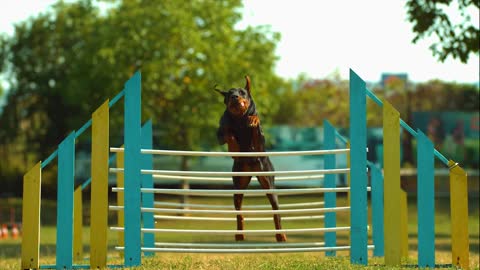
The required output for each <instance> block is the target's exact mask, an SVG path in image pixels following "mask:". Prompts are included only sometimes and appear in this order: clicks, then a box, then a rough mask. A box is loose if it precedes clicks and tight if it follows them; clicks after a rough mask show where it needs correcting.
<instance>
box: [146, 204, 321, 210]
mask: <svg viewBox="0 0 480 270" xmlns="http://www.w3.org/2000/svg"><path fill="white" fill-rule="evenodd" d="M153 204H154V205H155V206H171V207H181V208H184V207H193V208H208V209H231V210H233V209H235V208H234V207H233V206H232V205H231V204H229V205H216V204H197V203H174V202H154V203H153ZM320 205H325V203H324V202H307V203H286V204H282V205H280V208H295V207H305V206H320ZM271 207H272V206H271V205H270V204H263V205H243V206H242V208H243V209H265V208H271Z"/></svg>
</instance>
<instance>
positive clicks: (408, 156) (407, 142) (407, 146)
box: [402, 91, 413, 166]
mask: <svg viewBox="0 0 480 270" xmlns="http://www.w3.org/2000/svg"><path fill="white" fill-rule="evenodd" d="M411 98H412V93H411V92H410V91H407V100H406V101H407V104H406V105H407V110H406V111H407V119H406V120H407V121H406V122H407V124H408V125H410V126H411V125H412V120H413V115H412V105H411ZM402 146H403V164H404V165H405V164H406V163H408V164H409V165H410V166H412V165H413V149H412V148H413V147H412V135H410V133H409V132H408V131H407V130H405V129H404V132H403V139H402Z"/></svg>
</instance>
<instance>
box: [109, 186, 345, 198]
mask: <svg viewBox="0 0 480 270" xmlns="http://www.w3.org/2000/svg"><path fill="white" fill-rule="evenodd" d="M124 189H125V188H119V187H113V188H112V191H113V192H123V191H124ZM140 191H141V192H143V193H161V194H179V195H200V196H216V195H220V196H222V195H233V194H256V195H266V194H277V195H293V194H312V193H326V192H349V191H350V188H349V187H338V188H295V189H293V188H292V189H246V190H245V189H216V190H215V189H173V188H141V189H140Z"/></svg>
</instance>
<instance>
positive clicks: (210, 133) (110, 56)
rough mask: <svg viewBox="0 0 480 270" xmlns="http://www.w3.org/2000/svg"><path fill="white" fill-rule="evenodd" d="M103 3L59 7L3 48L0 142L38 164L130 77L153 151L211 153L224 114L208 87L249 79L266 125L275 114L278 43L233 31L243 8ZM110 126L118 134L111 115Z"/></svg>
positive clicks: (21, 28)
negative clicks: (25, 151)
mask: <svg viewBox="0 0 480 270" xmlns="http://www.w3.org/2000/svg"><path fill="white" fill-rule="evenodd" d="M107 2H109V8H108V9H106V10H103V12H104V13H101V12H100V10H99V9H98V7H97V6H96V4H95V3H94V2H93V1H90V0H81V1H78V2H73V3H71V2H63V1H60V2H58V3H57V4H56V5H55V6H54V8H53V9H52V11H50V12H47V13H45V14H41V15H39V16H37V17H35V18H32V19H30V20H28V21H26V22H23V23H20V24H19V25H17V26H16V30H15V34H14V36H13V37H11V38H7V39H4V41H3V42H2V44H6V46H0V47H1V48H6V50H3V52H2V53H0V55H4V54H5V55H7V59H6V61H7V62H8V63H9V64H7V65H6V67H5V69H4V71H5V72H6V73H8V74H9V76H10V78H12V79H11V85H12V88H11V89H10V91H9V94H8V97H7V100H8V103H7V105H6V107H5V109H4V113H2V115H1V116H0V126H1V128H0V130H2V131H1V132H0V138H2V140H0V141H2V142H3V141H4V140H3V138H5V139H6V140H5V141H9V142H11V143H13V141H15V142H17V143H21V144H25V145H27V144H28V145H32V146H33V147H32V148H30V149H31V151H32V152H33V153H34V154H35V155H36V157H37V158H45V157H46V155H48V154H49V153H50V152H51V151H52V150H53V148H54V147H56V145H57V144H58V143H59V142H60V141H61V139H63V137H64V136H65V135H66V134H68V133H69V132H70V131H71V130H73V129H78V128H79V127H80V126H81V125H82V124H83V123H84V122H85V121H86V120H88V119H89V118H90V117H91V116H90V114H91V113H92V112H93V111H94V110H95V109H96V108H97V107H98V106H99V105H100V104H101V103H103V102H104V101H105V99H107V98H109V97H113V96H114V95H115V94H116V93H118V92H119V91H120V90H121V89H122V88H123V84H124V82H125V81H126V80H127V79H128V78H129V77H130V76H131V75H132V74H133V73H134V72H135V71H136V70H141V71H142V89H143V92H142V101H143V103H142V109H143V115H144V118H145V119H144V120H146V119H150V118H151V119H153V122H154V126H155V129H156V130H160V131H161V133H160V134H161V135H160V137H156V138H155V142H154V143H155V144H157V145H158V144H161V145H164V146H165V147H167V148H175V149H188V150H195V149H199V148H202V147H208V148H210V147H212V146H215V145H217V143H216V139H215V129H216V126H217V125H218V120H219V118H220V116H221V113H222V110H223V109H224V105H223V99H222V98H221V97H220V96H219V95H218V93H216V92H215V91H213V87H214V85H215V84H218V85H219V87H223V88H229V87H233V86H236V87H238V86H243V85H244V81H243V77H244V75H246V74H248V75H250V77H251V78H252V88H253V89H252V91H253V93H254V96H255V99H256V102H257V103H258V104H259V107H260V108H261V111H260V113H261V114H262V119H263V121H267V122H268V121H269V118H268V117H267V116H269V115H271V112H273V111H275V110H277V109H278V105H277V104H278V102H276V100H275V97H276V95H275V94H272V95H270V94H271V93H274V92H275V91H276V90H277V89H278V88H279V87H281V86H282V85H283V82H282V80H281V79H280V78H278V77H277V76H275V75H274V73H273V65H274V63H275V60H276V57H275V55H274V51H275V46H276V42H277V41H278V39H279V35H278V34H276V33H273V32H271V31H270V30H269V29H267V28H262V27H256V28H252V27H248V28H246V29H242V30H239V29H236V28H235V25H236V23H237V22H238V21H239V20H240V19H241V14H240V13H239V7H240V6H241V1H240V0H223V1H215V0H206V1H200V0H195V1H167V0H163V1H147V0H144V1H107ZM101 14H103V15H101ZM0 66H1V65H0ZM111 117H112V124H111V130H115V133H118V131H121V129H119V124H120V123H121V122H122V121H123V120H122V118H121V117H120V114H119V113H118V110H117V111H115V109H114V110H113V111H112V116H111ZM18 123H24V124H22V125H19V124H18ZM21 126H23V127H24V128H25V129H22V128H21ZM112 133H113V132H112ZM20 137H21V138H23V139H21V140H20ZM7 139H8V140H7ZM19 140H20V141H19ZM182 164H184V166H187V160H186V159H185V160H184V162H183V163H182Z"/></svg>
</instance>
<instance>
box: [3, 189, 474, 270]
mask: <svg viewBox="0 0 480 270" xmlns="http://www.w3.org/2000/svg"><path fill="white" fill-rule="evenodd" d="M322 199H323V198H322V196H321V195H317V196H314V195H309V196H284V197H280V203H281V204H285V203H294V202H312V201H317V200H322ZM156 200H164V201H175V199H174V198H173V197H168V198H163V199H162V198H160V197H157V198H156ZM231 201H232V200H231V199H230V198H214V199H208V200H206V199H203V198H199V197H192V198H191V199H190V203H203V204H205V203H208V204H230V203H231ZM0 202H1V201H0ZM266 203H267V200H266V199H265V198H250V197H248V198H245V204H266ZM337 205H338V206H344V205H346V199H345V197H339V199H338V204H337ZM435 207H436V220H435V223H436V225H435V233H436V240H435V245H436V247H435V248H436V263H437V264H450V263H451V253H450V250H451V240H450V221H449V199H448V198H438V199H437V200H436V205H435ZM408 210H409V217H408V222H409V225H408V231H409V258H408V259H405V260H404V261H403V262H402V266H400V267H397V268H391V267H385V266H383V264H384V260H383V258H374V257H372V251H369V265H368V266H367V267H363V266H355V265H351V264H350V263H349V257H348V252H347V251H341V252H337V257H325V255H324V253H320V252H312V253H285V254H282V253H279V254H181V253H157V254H156V255H155V256H153V257H148V258H146V257H144V258H143V265H142V266H141V267H138V268H135V269H245V270H247V269H405V268H411V267H412V266H414V265H415V264H416V261H417V245H418V243H417V240H416V237H417V210H416V199H415V198H409V209H408ZM42 211H43V212H42V216H43V215H45V214H47V213H44V212H46V211H47V210H44V209H43V208H42ZM469 212H470V213H469V217H470V218H469V224H468V225H469V234H470V235H469V237H470V238H469V241H470V266H471V269H478V268H479V208H478V201H477V200H474V201H472V203H471V205H470V206H469ZM85 213H89V210H88V209H86V210H85ZM114 214H115V213H114V212H112V213H110V220H111V222H110V223H111V225H115V223H114V220H115V218H114ZM48 215H51V216H53V217H54V216H55V215H54V213H51V212H49V213H48ZM85 222H86V223H88V218H85ZM45 223H47V225H46V226H42V228H41V245H40V263H41V264H42V265H44V264H54V263H55V242H56V239H55V238H56V230H55V227H54V226H52V225H48V222H44V224H45ZM369 223H370V224H371V216H370V213H369ZM322 226H323V221H322V220H312V221H283V227H284V228H286V229H293V228H311V227H322ZM337 226H348V212H345V213H338V214H337ZM157 227H162V228H196V229H214V228H215V229H234V228H235V222H213V223H212V222H204V221H196V222H195V223H193V222H184V221H166V220H159V221H158V222H157ZM271 228H273V222H250V223H248V222H246V228H245V229H271ZM369 234H370V235H369V244H371V231H369ZM117 235H118V234H117V233H116V232H109V235H108V238H109V258H108V263H109V264H122V263H123V259H122V258H121V257H120V255H119V253H118V252H117V251H115V250H114V246H115V244H116V241H117V240H116V239H117ZM83 239H84V243H85V244H84V251H85V259H84V260H83V261H79V262H76V263H79V264H88V250H89V245H88V243H87V242H88V241H89V239H90V231H89V228H88V227H84V234H83ZM232 239H233V236H210V235H193V234H173V233H169V234H156V241H162V242H168V241H171V242H231V240H232ZM20 241H21V240H19V239H15V240H14V239H7V240H5V239H4V240H0V269H20V253H21V247H20V245H21V242H20ZM246 241H250V242H273V241H274V237H273V236H247V240H246ZM320 241H323V234H320V233H315V234H295V235H293V234H292V235H288V242H320ZM337 242H338V245H348V234H347V233H346V232H338V233H337Z"/></svg>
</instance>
